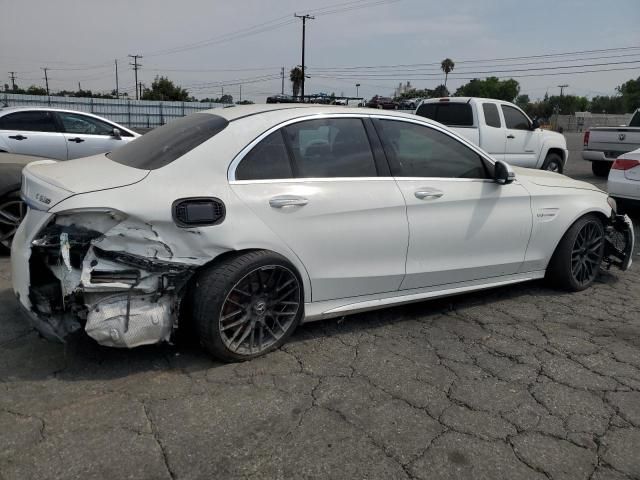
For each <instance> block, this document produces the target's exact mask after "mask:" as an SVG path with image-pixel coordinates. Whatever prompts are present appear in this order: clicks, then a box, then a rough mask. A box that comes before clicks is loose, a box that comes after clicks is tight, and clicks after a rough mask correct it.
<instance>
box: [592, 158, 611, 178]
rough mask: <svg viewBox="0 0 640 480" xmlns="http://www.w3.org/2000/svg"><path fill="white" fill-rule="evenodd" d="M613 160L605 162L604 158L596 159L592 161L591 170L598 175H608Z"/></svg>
mask: <svg viewBox="0 0 640 480" xmlns="http://www.w3.org/2000/svg"><path fill="white" fill-rule="evenodd" d="M611 165H612V162H605V161H602V160H594V161H593V162H591V171H592V172H593V174H594V175H595V176H596V177H606V176H608V175H609V170H611Z"/></svg>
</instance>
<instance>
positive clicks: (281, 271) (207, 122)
mask: <svg viewBox="0 0 640 480" xmlns="http://www.w3.org/2000/svg"><path fill="white" fill-rule="evenodd" d="M22 195H23V197H24V198H25V199H26V201H27V202H28V204H29V207H30V208H29V211H28V213H27V217H26V219H25V221H24V222H23V223H22V225H21V226H20V228H19V229H18V232H17V234H16V237H15V239H14V242H13V247H12V256H11V265H12V277H11V278H12V281H13V288H14V290H15V293H16V296H17V298H18V299H19V301H20V303H21V304H22V306H23V307H24V310H25V312H28V316H29V318H30V319H31V321H32V322H33V324H34V325H35V326H36V327H37V328H38V329H39V330H40V331H41V332H43V333H44V334H45V335H46V336H48V337H50V338H64V337H65V336H67V335H68V334H69V333H70V332H74V331H76V330H82V329H84V331H85V332H86V333H87V334H88V335H89V336H91V337H92V338H94V339H95V340H96V341H97V342H98V343H100V344H102V345H107V346H114V347H129V348H130V347H135V346H137V345H143V344H151V343H157V342H160V341H163V340H168V339H169V338H170V337H171V335H172V333H173V331H174V329H175V328H176V327H177V325H178V324H180V325H185V324H189V323H190V322H193V325H194V328H195V331H196V332H197V334H198V335H199V337H200V339H201V342H202V343H203V345H204V346H205V347H206V348H207V349H208V350H209V351H210V352H211V353H212V354H213V355H215V356H216V357H218V358H221V359H223V360H226V361H234V360H244V359H249V358H252V357H255V356H258V355H261V354H263V353H265V352H268V351H269V350H271V349H274V348H277V347H278V346H279V345H281V344H282V343H283V342H285V340H286V339H287V337H288V336H289V335H291V333H292V332H293V330H294V329H295V328H296V326H297V325H298V324H299V323H300V322H308V321H313V320H320V319H324V318H330V317H341V316H344V315H347V314H350V313H354V312H360V311H364V310H370V309H375V308H381V307H386V306H390V305H397V304H402V303H407V302H415V301H419V300H424V299H428V298H434V297H441V296H446V295H452V294H458V293H463V292H469V291H473V290H480V289H485V288H492V287H496V286H503V285H509V284H512V283H517V282H523V281H527V280H533V279H540V278H543V277H546V278H547V279H548V280H549V281H550V282H552V283H553V284H554V285H556V286H558V287H560V288H563V289H566V290H570V291H577V290H582V289H584V288H587V287H588V286H589V285H591V283H592V282H593V281H594V278H595V277H596V275H597V274H598V270H599V267H600V264H601V263H602V262H604V263H606V264H607V265H611V264H613V265H616V266H617V267H619V268H621V269H622V270H625V269H627V268H628V267H629V265H630V264H631V254H632V249H633V243H634V238H633V226H632V224H631V221H630V220H629V218H628V217H626V216H621V215H617V214H616V212H615V208H613V205H614V204H615V203H614V202H613V201H612V200H611V199H610V198H608V196H607V194H606V193H604V192H602V191H600V190H598V189H597V188H596V187H594V186H592V185H591V184H588V183H584V182H580V181H577V180H572V179H570V178H568V177H565V176H562V175H558V174H556V173H551V172H543V171H534V170H527V169H519V168H516V167H513V168H512V167H511V166H509V165H508V164H507V163H505V162H503V161H501V160H498V161H496V160H494V159H493V158H491V157H490V156H489V155H487V154H486V153H485V152H484V151H483V150H481V149H480V148H478V147H477V146H476V145H474V144H473V143H472V142H469V141H468V140H465V139H464V138H462V137H461V136H459V135H456V134H455V133H453V132H452V131H450V130H448V129H447V128H446V127H444V126H443V125H441V124H439V123H436V122H432V121H429V120H427V119H424V118H420V117H417V116H415V115H413V114H405V113H400V112H380V111H379V110H370V109H366V110H365V109H349V110H347V109H345V108H344V107H331V106H318V105H297V106H269V105H251V106H238V107H235V108H229V109H216V110H210V111H208V112H203V113H196V114H193V115H191V116H189V117H185V118H183V119H179V120H175V121H173V122H171V123H169V124H167V125H165V126H163V127H160V128H158V129H156V130H153V131H151V132H150V133H148V134H146V135H145V136H143V137H142V138H140V139H139V140H136V141H135V142H133V143H131V144H130V145H127V146H125V147H123V148H121V149H118V150H116V151H114V152H111V153H109V154H106V155H96V156H94V157H91V158H85V159H82V160H74V161H69V162H59V163H57V164H51V163H41V162H36V163H31V164H29V165H28V166H27V167H26V168H25V170H24V180H23V188H22ZM614 234H616V235H617V236H618V237H620V239H621V240H622V241H617V242H616V244H615V245H616V246H615V247H614V245H613V243H612V242H611V240H610V237H611V235H614ZM620 239H618V240H620ZM576 252H577V253H576ZM180 313H182V316H181V317H180Z"/></svg>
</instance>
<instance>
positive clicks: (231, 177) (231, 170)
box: [227, 112, 496, 184]
mask: <svg viewBox="0 0 640 480" xmlns="http://www.w3.org/2000/svg"><path fill="white" fill-rule="evenodd" d="M332 118H359V119H365V118H376V119H381V120H396V121H400V122H407V123H414V124H416V125H421V126H424V127H429V128H432V129H434V130H436V131H439V132H441V133H444V134H445V135H448V136H450V137H452V138H454V139H455V140H458V141H459V142H460V143H462V144H463V145H465V146H467V147H468V148H470V149H471V150H473V151H474V152H475V153H477V154H478V155H480V157H482V158H483V159H484V160H486V161H488V162H490V163H491V164H492V165H493V164H495V162H496V161H495V160H494V159H492V158H491V157H490V156H489V155H488V154H487V153H486V152H484V151H483V150H481V149H480V148H478V147H477V146H476V145H474V144H473V143H471V142H469V141H468V140H467V139H466V138H464V137H462V136H461V135H458V134H457V133H455V132H453V131H451V130H449V129H448V128H446V127H444V126H442V125H439V124H437V123H436V122H431V121H428V119H425V118H423V117H416V118H415V119H414V118H408V117H405V116H399V115H389V114H385V113H366V114H364V113H353V112H345V113H314V114H310V115H304V116H301V117H296V118H291V119H289V120H285V121H283V122H280V123H278V124H276V125H274V126H272V127H271V128H269V129H267V130H265V131H264V132H263V133H261V134H260V135H258V136H257V137H256V138H255V139H254V140H253V141H252V142H251V143H249V144H248V145H247V146H245V147H244V148H243V149H242V150H240V152H238V153H237V154H236V156H235V157H234V158H233V160H232V161H231V163H230V164H229V167H228V168H227V181H228V182H229V183H233V184H239V183H238V182H242V184H247V183H264V182H265V180H236V178H235V173H236V168H237V167H238V164H239V163H240V162H241V161H242V160H243V159H244V157H245V156H246V155H247V154H248V153H249V152H250V151H251V150H252V149H253V147H255V146H256V145H257V144H258V143H260V142H261V141H262V140H264V139H265V138H266V137H268V136H269V135H271V134H272V133H273V132H275V131H276V130H279V129H280V128H283V127H286V126H289V125H292V124H294V123H299V122H304V121H307V120H318V119H332ZM340 178H350V179H352V180H361V179H363V178H366V179H369V178H392V177H340ZM398 178H399V177H398ZM410 178H412V179H413V178H417V177H410ZM437 178H444V177H437ZM284 180H285V179H277V180H276V181H277V182H282V181H284ZM286 180H293V181H298V182H299V181H301V180H305V179H303V178H293V179H286ZM306 180H309V179H306ZM314 180H315V179H314ZM323 180H335V178H326V179H323ZM271 181H272V180H267V181H266V182H271Z"/></svg>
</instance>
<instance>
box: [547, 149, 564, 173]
mask: <svg viewBox="0 0 640 480" xmlns="http://www.w3.org/2000/svg"><path fill="white" fill-rule="evenodd" d="M563 166H564V165H563V163H562V157H561V156H560V155H558V154H557V153H549V154H548V155H547V158H545V159H544V163H543V164H542V170H547V171H549V172H556V173H562V170H563Z"/></svg>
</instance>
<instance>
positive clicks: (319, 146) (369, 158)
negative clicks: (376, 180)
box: [283, 118, 378, 178]
mask: <svg viewBox="0 0 640 480" xmlns="http://www.w3.org/2000/svg"><path fill="white" fill-rule="evenodd" d="M283 131H284V134H285V136H286V138H287V141H288V142H289V145H290V146H291V150H292V152H293V156H294V160H295V165H296V167H297V176H298V177H303V178H327V177H375V176H377V175H378V172H377V170H376V166H375V162H374V159H373V153H372V151H371V146H370V145H369V138H368V137H367V133H366V131H365V128H364V124H363V123H362V120H360V119H359V118H329V119H320V120H306V121H303V122H299V123H294V124H293V125H289V126H287V127H285V128H284V129H283Z"/></svg>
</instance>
